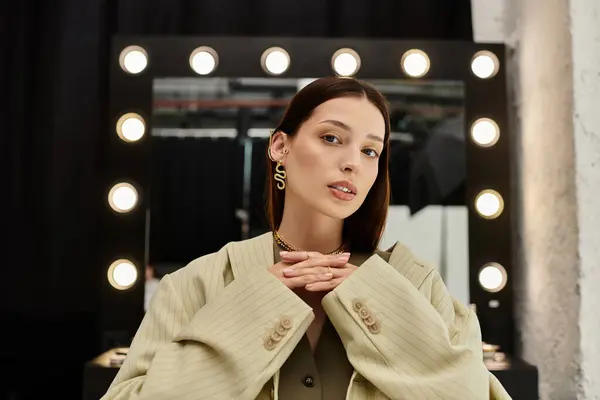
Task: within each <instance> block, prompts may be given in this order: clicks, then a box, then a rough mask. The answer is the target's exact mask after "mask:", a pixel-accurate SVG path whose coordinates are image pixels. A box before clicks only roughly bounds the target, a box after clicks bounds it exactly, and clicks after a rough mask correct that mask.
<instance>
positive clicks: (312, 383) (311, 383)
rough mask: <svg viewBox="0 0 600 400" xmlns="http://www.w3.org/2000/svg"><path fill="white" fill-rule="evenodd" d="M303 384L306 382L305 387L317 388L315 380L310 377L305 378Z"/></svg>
mask: <svg viewBox="0 0 600 400" xmlns="http://www.w3.org/2000/svg"><path fill="white" fill-rule="evenodd" d="M303 382H304V386H306V387H313V386H315V380H314V379H313V377H312V376H310V375H307V376H305V377H304V379H303Z"/></svg>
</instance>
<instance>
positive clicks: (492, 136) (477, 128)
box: [471, 118, 500, 147]
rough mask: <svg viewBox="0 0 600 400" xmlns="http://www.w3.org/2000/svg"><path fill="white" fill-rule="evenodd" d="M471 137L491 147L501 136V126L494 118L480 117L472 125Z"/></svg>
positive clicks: (477, 142)
mask: <svg viewBox="0 0 600 400" xmlns="http://www.w3.org/2000/svg"><path fill="white" fill-rule="evenodd" d="M471 138H472V139H473V141H474V142H475V143H476V144H477V145H479V146H481V147H491V146H493V145H495V144H496V142H498V139H499V138H500V128H499V127H498V124H496V122H494V121H493V120H491V119H489V118H480V119H478V120H477V121H475V123H474V124H473V125H472V127H471Z"/></svg>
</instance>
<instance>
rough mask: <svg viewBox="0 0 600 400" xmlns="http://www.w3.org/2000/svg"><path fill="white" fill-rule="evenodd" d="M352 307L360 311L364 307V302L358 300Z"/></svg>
mask: <svg viewBox="0 0 600 400" xmlns="http://www.w3.org/2000/svg"><path fill="white" fill-rule="evenodd" d="M352 307H353V308H354V311H356V312H358V311H360V309H361V308H363V304H362V303H361V302H360V301H358V300H356V301H355V302H354V303H353V304H352Z"/></svg>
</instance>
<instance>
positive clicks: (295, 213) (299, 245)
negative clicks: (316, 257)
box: [278, 196, 344, 254]
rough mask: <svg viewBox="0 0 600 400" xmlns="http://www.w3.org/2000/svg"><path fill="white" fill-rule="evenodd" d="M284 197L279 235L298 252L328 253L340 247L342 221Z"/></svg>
mask: <svg viewBox="0 0 600 400" xmlns="http://www.w3.org/2000/svg"><path fill="white" fill-rule="evenodd" d="M290 197H291V196H286V199H285V205H284V207H283V217H282V219H281V224H280V225H279V229H278V232H279V235H280V236H281V238H282V239H283V240H285V241H286V242H287V243H288V244H289V245H290V246H292V247H294V248H296V249H298V250H299V251H317V252H319V253H323V254H326V253H330V252H332V251H335V250H337V249H338V248H339V247H340V246H341V245H342V230H343V227H344V221H343V220H341V219H337V218H331V217H328V216H326V215H323V214H320V213H318V212H316V211H315V210H314V209H312V208H311V207H309V206H307V205H305V204H299V202H296V201H294V200H293V199H291V198H290Z"/></svg>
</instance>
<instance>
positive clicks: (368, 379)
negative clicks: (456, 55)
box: [104, 78, 510, 400]
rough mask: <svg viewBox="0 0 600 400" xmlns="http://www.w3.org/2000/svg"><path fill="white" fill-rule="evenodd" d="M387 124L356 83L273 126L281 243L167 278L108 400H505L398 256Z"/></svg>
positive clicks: (276, 237)
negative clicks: (391, 220)
mask: <svg viewBox="0 0 600 400" xmlns="http://www.w3.org/2000/svg"><path fill="white" fill-rule="evenodd" d="M389 135H390V125H389V115H388V109H387V104H386V101H385V99H384V98H383V96H382V95H381V94H380V93H379V92H377V91H376V90H375V89H373V88H372V87H371V86H369V85H367V84H365V83H362V82H359V81H357V80H353V79H345V78H323V79H319V80H316V81H314V82H313V83H311V84H310V85H308V86H306V87H305V88H304V89H302V90H301V91H300V92H299V93H297V95H296V96H295V97H294V98H293V100H292V101H291V103H290V105H289V107H288V109H287V110H286V113H285V115H284V116H283V118H282V120H281V123H280V124H279V126H278V127H277V129H275V131H274V133H273V135H272V137H271V142H270V146H269V150H268V157H269V159H270V163H269V164H270V171H269V190H268V199H267V200H268V201H267V205H268V212H269V217H270V221H271V226H272V230H273V232H270V233H268V234H265V235H262V236H259V237H257V238H253V239H250V240H246V241H242V242H235V243H229V244H227V245H226V246H225V247H223V248H222V249H221V250H220V251H219V252H217V253H214V254H210V255H207V256H204V257H201V258H199V259H196V260H194V261H192V262H191V263H190V264H189V265H188V266H186V267H184V268H182V269H181V270H178V271H177V272H175V273H173V274H170V275H167V276H165V277H164V278H163V279H162V280H161V282H160V285H159V288H158V289H157V291H156V294H155V296H154V298H153V299H152V302H151V305H150V308H149V309H148V312H147V313H146V316H145V318H144V320H143V321H142V324H141V326H140V328H139V330H138V332H137V334H136V336H135V338H134V340H133V343H132V346H131V348H130V350H129V354H128V357H127V359H126V361H125V363H124V365H123V366H122V367H121V369H120V371H119V373H118V374H117V376H116V378H115V380H114V382H113V383H112V385H111V387H110V389H109V390H108V392H107V394H106V395H105V397H104V398H105V399H182V400H183V399H219V400H221V399H222V400H226V399H269V398H275V399H277V398H279V399H284V400H290V399H311V400H312V399H326V400H336V399H353V400H354V399H357V400H362V399H386V398H390V399H419V400H423V399H460V400H467V399H473V400H475V399H477V400H480V399H488V398H490V396H491V398H494V399H509V398H510V397H509V396H508V394H506V392H505V391H504V389H503V388H502V386H501V385H500V383H499V382H498V381H497V380H496V379H495V378H494V377H493V375H491V374H490V373H489V372H488V371H487V369H486V367H485V366H484V364H483V357H482V344H481V338H480V331H479V325H478V322H477V319H476V317H475V315H474V314H473V313H472V312H470V311H469V310H468V309H467V308H466V307H464V306H463V305H461V304H458V303H457V302H456V301H454V300H453V299H452V298H451V297H450V295H449V294H448V292H447V290H446V288H445V286H444V284H443V282H442V280H441V278H440V276H439V275H438V274H437V272H436V271H435V270H434V269H432V268H430V267H428V266H426V265H424V264H423V263H422V262H421V261H419V260H418V258H416V257H415V256H414V255H412V254H411V253H410V251H409V250H408V249H407V248H405V247H404V246H402V245H401V244H399V243H397V244H396V245H395V246H394V247H393V248H392V249H390V250H388V251H380V250H378V249H377V245H378V243H379V241H380V238H381V234H382V231H383V227H384V225H385V218H386V214H387V209H388V198H389V192H390V189H389V179H388V159H389Z"/></svg>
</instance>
